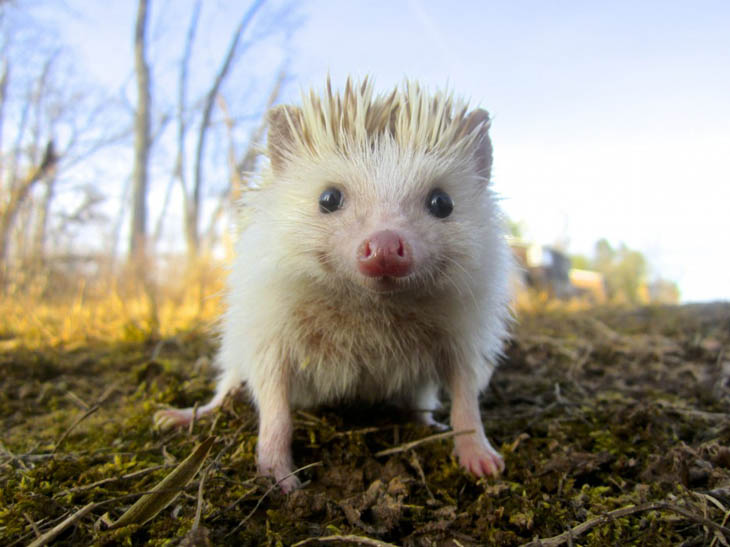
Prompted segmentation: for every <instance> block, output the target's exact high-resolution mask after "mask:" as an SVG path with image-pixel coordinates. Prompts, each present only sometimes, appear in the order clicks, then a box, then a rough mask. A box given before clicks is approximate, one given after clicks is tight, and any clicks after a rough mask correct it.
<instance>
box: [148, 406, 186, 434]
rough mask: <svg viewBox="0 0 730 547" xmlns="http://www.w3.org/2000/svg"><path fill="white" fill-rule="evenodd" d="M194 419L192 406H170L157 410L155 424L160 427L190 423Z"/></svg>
mask: <svg viewBox="0 0 730 547" xmlns="http://www.w3.org/2000/svg"><path fill="white" fill-rule="evenodd" d="M192 419H193V409H192V408H168V409H165V410H159V411H157V412H155V416H154V418H153V420H154V422H155V425H156V426H157V427H159V428H160V429H168V428H171V427H180V426H186V425H188V424H189V423H190V422H191V421H192Z"/></svg>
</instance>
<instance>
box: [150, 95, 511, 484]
mask: <svg viewBox="0 0 730 547" xmlns="http://www.w3.org/2000/svg"><path fill="white" fill-rule="evenodd" d="M269 121H270V129H269V144H268V149H269V158H270V159H271V164H272V166H271V170H270V172H269V173H267V174H266V175H265V176H264V179H263V181H262V185H261V188H260V189H258V190H255V191H251V192H249V193H248V194H247V199H246V200H245V213H244V214H245V216H246V220H245V224H246V226H245V228H244V230H243V232H242V234H241V237H240V240H239V242H238V245H237V257H236V262H235V264H234V266H233V269H232V272H231V276H230V280H229V287H230V290H229V295H228V311H227V313H226V315H225V318H224V326H223V340H222V347H221V351H220V355H219V358H218V364H219V366H220V368H221V370H222V375H221V378H220V380H219V383H218V389H217V393H216V396H215V398H214V399H213V401H211V402H210V403H209V404H208V405H206V406H205V407H202V408H201V409H199V411H198V412H199V413H204V412H209V411H210V410H212V409H213V408H215V407H216V406H218V405H219V404H220V402H221V401H222V399H223V397H224V396H225V394H226V393H227V392H228V391H230V390H231V389H233V388H235V387H237V386H238V385H239V384H240V383H242V382H244V383H245V384H246V385H247V386H248V388H249V390H250V391H251V393H252V395H253V398H254V400H255V402H256V404H257V406H258V408H259V414H260V431H259V446H258V458H259V466H260V468H261V470H262V471H263V472H265V473H267V474H271V475H273V476H274V477H275V478H276V479H277V480H281V479H284V477H285V476H286V475H287V474H289V473H290V472H291V470H292V458H291V447H290V444H291V430H292V425H291V408H293V407H312V406H317V405H320V404H324V403H336V402H338V401H342V400H353V399H354V400H358V399H360V400H366V401H379V400H390V401H393V402H396V403H399V404H402V405H404V406H407V407H410V408H413V409H418V410H421V411H425V412H423V417H424V420H425V421H426V422H430V420H431V415H430V412H428V409H433V408H435V407H436V405H437V404H438V391H439V389H440V387H445V388H446V390H447V391H448V392H449V393H450V394H451V399H452V411H451V425H452V427H453V428H454V429H457V430H463V429H473V430H475V431H476V433H474V434H473V435H461V436H459V437H456V438H455V445H456V452H457V455H458V457H459V459H460V461H461V463H462V465H464V466H465V467H466V468H467V469H469V470H471V471H472V472H474V473H475V474H477V475H483V474H496V473H497V472H498V470H500V469H501V467H502V461H501V458H500V457H499V455H498V454H497V453H496V452H495V451H494V450H493V449H492V448H491V446H490V445H489V442H488V441H487V439H486V437H485V435H484V433H483V427H482V423H481V418H480V415H479V408H478V394H479V392H480V391H481V390H483V389H484V388H485V387H486V385H487V384H488V382H489V379H490V376H491V372H492V368H493V364H494V362H495V359H496V357H497V355H498V353H499V351H500V348H501V344H502V341H503V339H504V337H505V335H506V323H507V318H508V310H507V303H508V283H509V279H508V278H509V268H510V265H511V260H510V253H509V250H508V248H507V246H506V243H505V241H504V236H503V231H502V225H501V218H500V214H499V211H498V209H497V206H496V204H495V200H494V197H493V195H492V193H491V190H490V189H489V188H488V179H489V172H490V168H491V146H490V143H489V138H488V136H487V129H488V117H487V115H486V113H485V112H484V111H481V110H475V111H473V112H471V113H469V112H467V110H466V108H465V107H464V106H463V105H461V104H454V102H453V100H452V99H451V98H450V97H449V96H443V95H436V96H431V97H429V96H427V95H425V93H423V91H422V90H421V89H420V88H418V87H417V86H416V85H413V84H406V85H405V86H404V89H403V90H402V91H397V92H394V93H393V94H392V95H390V96H389V97H387V98H385V97H376V96H373V94H372V90H371V87H370V85H369V84H367V83H365V84H363V85H362V86H361V87H358V88H354V87H352V86H351V85H350V83H349V82H348V85H347V88H346V90H345V93H344V95H343V96H342V97H339V96H336V95H333V94H332V92H331V91H329V89H328V92H327V93H326V94H325V96H324V98H322V99H319V98H317V97H315V96H314V95H311V96H309V97H305V99H304V101H303V105H302V107H301V108H296V107H279V108H277V109H275V110H273V111H272V112H271V113H270V115H269ZM191 416H192V410H191V409H187V410H183V411H175V410H171V411H163V412H162V413H161V414H160V415H159V416H158V419H159V420H160V421H163V422H168V423H170V422H173V423H181V422H185V421H189V419H190V417H191ZM296 484H297V482H296V479H295V478H293V477H289V478H287V479H284V480H283V487H284V488H285V489H290V488H292V487H294V486H296Z"/></svg>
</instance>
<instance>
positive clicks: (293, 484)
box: [258, 454, 302, 494]
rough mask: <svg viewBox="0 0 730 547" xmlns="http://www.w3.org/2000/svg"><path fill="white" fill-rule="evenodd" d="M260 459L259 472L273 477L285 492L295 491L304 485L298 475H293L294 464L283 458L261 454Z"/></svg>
mask: <svg viewBox="0 0 730 547" xmlns="http://www.w3.org/2000/svg"><path fill="white" fill-rule="evenodd" d="M258 460H259V463H258V467H259V473H261V474H262V475H266V476H267V477H271V478H273V479H274V480H275V481H276V482H277V483H278V484H279V487H280V488H281V491H282V492H284V493H285V494H289V493H291V492H293V491H294V490H296V489H297V488H299V487H300V486H301V485H302V483H301V482H299V479H298V478H297V476H296V475H292V465H291V464H290V463H288V462H286V461H282V458H268V457H263V456H262V454H259V458H258ZM283 460H286V458H283Z"/></svg>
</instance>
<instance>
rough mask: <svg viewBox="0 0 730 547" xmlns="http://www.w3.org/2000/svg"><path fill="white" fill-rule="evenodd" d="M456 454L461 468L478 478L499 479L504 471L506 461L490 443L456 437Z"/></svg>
mask: <svg viewBox="0 0 730 547" xmlns="http://www.w3.org/2000/svg"><path fill="white" fill-rule="evenodd" d="M454 452H455V453H456V456H457V457H458V458H459V463H460V464H461V466H462V467H463V468H464V469H466V470H467V471H469V472H470V473H472V474H473V475H475V476H477V477H497V476H499V474H500V473H501V472H502V471H504V460H503V459H502V456H500V455H499V453H498V452H497V451H496V450H494V448H492V447H491V446H489V441H487V442H486V443H484V442H482V441H481V440H479V439H474V438H473V437H472V438H459V437H456V438H455V439H454Z"/></svg>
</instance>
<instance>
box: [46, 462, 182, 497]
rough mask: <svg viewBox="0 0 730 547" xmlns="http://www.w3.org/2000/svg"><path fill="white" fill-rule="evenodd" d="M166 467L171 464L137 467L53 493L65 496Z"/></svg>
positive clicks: (57, 495)
mask: <svg viewBox="0 0 730 547" xmlns="http://www.w3.org/2000/svg"><path fill="white" fill-rule="evenodd" d="M166 467H172V466H171V465H169V464H162V465H155V466H154V467H148V468H146V469H139V470H138V471H134V472H132V473H127V474H126V475H122V476H121V477H107V478H106V479H101V480H98V481H96V482H92V483H91V484H84V485H82V486H76V487H75V488H69V489H68V490H64V491H63V492H59V493H58V494H56V495H55V497H62V496H65V495H66V494H75V493H77V492H83V491H85V490H91V489H92V488H96V487H97V486H101V485H102V484H107V483H110V482H116V481H122V480H126V479H134V478H136V477H141V476H142V475H146V474H147V473H152V472H153V471H157V470H158V469H164V468H166Z"/></svg>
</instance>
